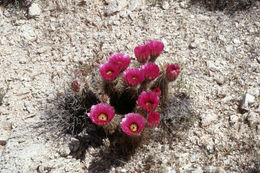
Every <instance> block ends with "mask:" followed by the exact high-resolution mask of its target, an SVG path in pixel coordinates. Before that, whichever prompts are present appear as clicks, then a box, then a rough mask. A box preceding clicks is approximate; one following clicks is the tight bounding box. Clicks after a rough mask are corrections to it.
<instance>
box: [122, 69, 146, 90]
mask: <svg viewBox="0 0 260 173" xmlns="http://www.w3.org/2000/svg"><path fill="white" fill-rule="evenodd" d="M124 79H125V81H126V83H127V84H128V85H129V86H137V85H138V84H140V83H141V82H143V81H144V74H143V72H142V71H141V70H139V69H138V68H131V69H128V70H126V71H125V72H124Z"/></svg>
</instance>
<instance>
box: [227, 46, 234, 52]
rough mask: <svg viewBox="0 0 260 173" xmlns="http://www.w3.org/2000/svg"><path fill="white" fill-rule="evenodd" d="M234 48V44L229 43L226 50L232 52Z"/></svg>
mask: <svg viewBox="0 0 260 173" xmlns="http://www.w3.org/2000/svg"><path fill="white" fill-rule="evenodd" d="M232 50H233V46H231V45H227V46H226V51H227V52H228V53H230V52H231V51H232Z"/></svg>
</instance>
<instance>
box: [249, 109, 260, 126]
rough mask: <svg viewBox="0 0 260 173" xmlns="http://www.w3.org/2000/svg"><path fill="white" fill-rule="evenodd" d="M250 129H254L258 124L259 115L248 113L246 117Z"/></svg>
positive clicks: (259, 121)
mask: <svg viewBox="0 0 260 173" xmlns="http://www.w3.org/2000/svg"><path fill="white" fill-rule="evenodd" d="M247 120H248V122H249V125H250V127H256V126H258V125H259V124H260V115H259V114H257V113H255V112H250V113H249V114H248V116H247Z"/></svg>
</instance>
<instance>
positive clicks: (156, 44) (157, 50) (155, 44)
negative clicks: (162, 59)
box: [147, 40, 164, 58]
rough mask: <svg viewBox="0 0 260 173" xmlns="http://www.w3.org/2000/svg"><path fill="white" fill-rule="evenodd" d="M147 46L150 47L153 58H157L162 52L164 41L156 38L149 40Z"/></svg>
mask: <svg viewBox="0 0 260 173" xmlns="http://www.w3.org/2000/svg"><path fill="white" fill-rule="evenodd" d="M147 46H148V47H149V49H150V55H151V57H152V58H157V57H158V56H159V55H160V54H161V53H162V51H163V48H164V44H163V42H160V41H156V40H150V41H148V43H147Z"/></svg>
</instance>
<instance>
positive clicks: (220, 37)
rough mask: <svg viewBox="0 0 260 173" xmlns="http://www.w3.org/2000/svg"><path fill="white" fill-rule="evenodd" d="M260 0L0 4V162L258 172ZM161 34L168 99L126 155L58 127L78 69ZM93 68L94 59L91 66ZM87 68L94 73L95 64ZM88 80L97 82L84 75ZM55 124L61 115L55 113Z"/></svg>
mask: <svg viewBox="0 0 260 173" xmlns="http://www.w3.org/2000/svg"><path fill="white" fill-rule="evenodd" d="M259 16H260V3H259V1H256V3H255V4H254V5H253V6H252V7H251V8H250V9H249V10H245V11H236V12H235V13H234V14H232V15H230V14H228V13H226V11H215V12H213V11H208V10H207V9H205V8H204V7H201V6H200V5H199V4H197V5H192V4H190V3H189V2H188V1H160V2H158V3H156V4H152V3H150V2H149V1H145V0H132V1H128V0H120V1H119V0H117V1H114V0H111V1H108V0H107V1H101V0H95V1H93V0H85V1H84V0H83V1H82V0H75V1H66V2H65V1H58V0H55V1H35V2H33V3H32V5H30V6H29V8H28V10H21V9H15V8H11V7H7V8H4V7H1V8H0V28H1V29H0V88H1V89H0V93H1V94H0V103H1V106H0V115H1V116H0V153H1V157H0V172H2V173H10V172H26V173H28V172H55V173H56V172H73V173H74V172H171V173H173V172H177V173H178V172H258V171H260V170H259V165H260V95H259V92H260V17H259ZM151 39H156V40H161V41H163V42H164V44H165V50H164V53H163V54H162V55H161V56H160V57H159V59H158V60H157V62H158V63H166V62H172V63H176V62H177V63H179V64H180V66H181V68H182V73H181V76H180V77H179V79H178V80H177V81H176V82H175V83H174V84H172V86H171V88H170V92H171V97H170V102H169V106H168V107H167V108H165V110H163V111H162V115H161V117H162V121H161V125H160V126H159V127H158V128H156V129H155V130H154V131H153V132H152V133H151V138H150V140H149V141H144V144H143V145H142V146H141V147H139V148H138V149H137V151H136V152H135V153H134V154H132V155H129V156H122V155H118V154H116V153H113V152H112V150H111V149H110V148H109V140H108V139H107V138H105V137H103V138H102V139H95V138H94V137H95V136H94V137H92V138H90V136H91V135H89V136H88V138H76V137H75V136H73V135H69V134H66V133H64V132H63V131H62V127H61V126H63V127H64V126H66V124H65V122H60V121H61V119H62V118H60V117H61V116H63V111H62V109H61V108H60V107H59V104H58V103H59V102H60V101H61V99H62V98H64V97H66V91H67V90H69V85H68V83H70V81H71V80H72V79H74V78H75V73H74V71H75V69H78V68H79V66H80V64H82V63H88V64H89V66H90V67H91V66H93V67H97V65H98V64H99V63H102V62H104V61H105V60H106V58H107V57H108V56H109V55H110V54H111V53H113V52H119V51H120V52H124V53H127V54H129V55H130V56H132V57H134V54H133V49H134V48H135V46H137V45H139V44H143V43H145V42H147V41H148V40H151ZM92 70H93V71H92ZM89 72H90V73H89V75H88V77H87V78H86V79H84V80H86V81H88V82H89V83H90V84H95V80H94V79H95V78H98V73H97V69H96V68H89ZM93 87H94V88H96V87H98V86H93ZM60 124H63V125H60Z"/></svg>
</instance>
